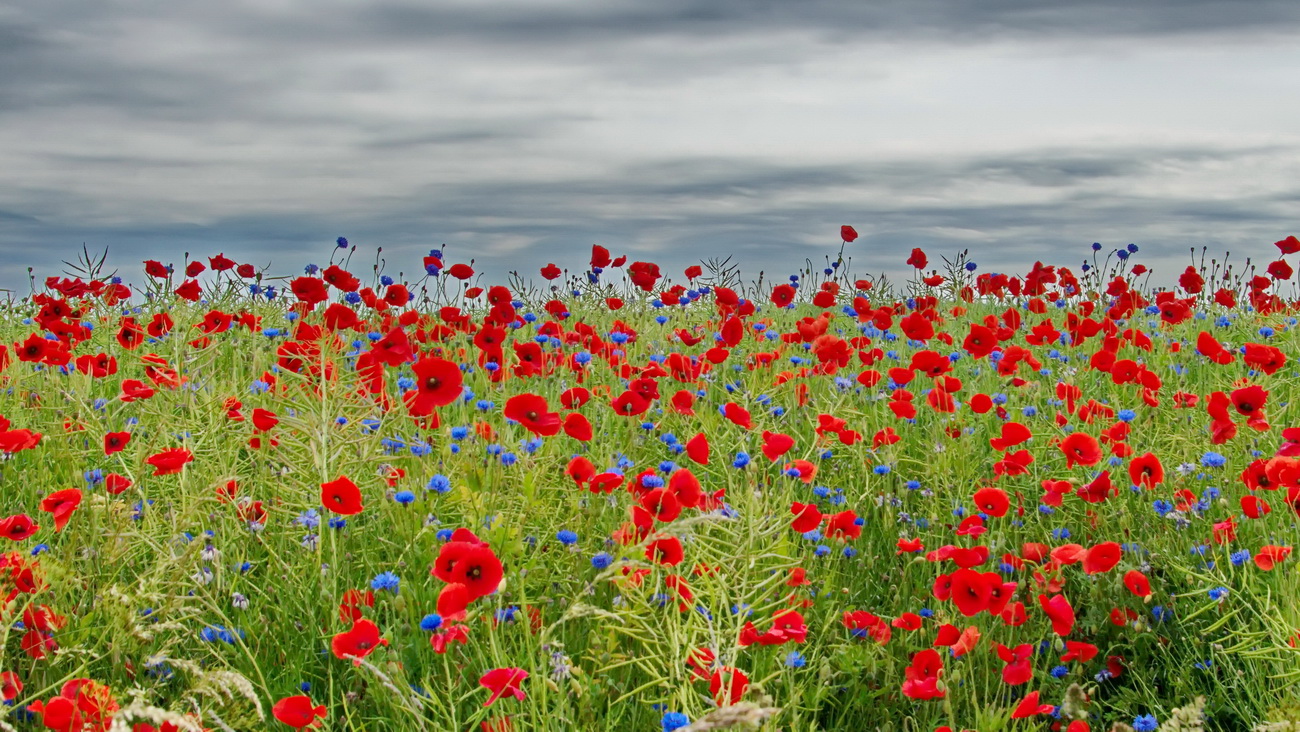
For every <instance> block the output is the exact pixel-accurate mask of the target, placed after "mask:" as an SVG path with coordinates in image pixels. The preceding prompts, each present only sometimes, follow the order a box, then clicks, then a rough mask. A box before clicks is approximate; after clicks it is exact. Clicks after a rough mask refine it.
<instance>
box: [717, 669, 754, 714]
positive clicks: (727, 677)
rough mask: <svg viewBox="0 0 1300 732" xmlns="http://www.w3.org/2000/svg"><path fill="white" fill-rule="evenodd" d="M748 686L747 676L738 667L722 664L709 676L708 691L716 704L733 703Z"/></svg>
mask: <svg viewBox="0 0 1300 732" xmlns="http://www.w3.org/2000/svg"><path fill="white" fill-rule="evenodd" d="M748 688H749V677H748V676H746V675H745V672H744V671H741V670H740V669H736V668H731V667H730V666H723V667H722V668H720V669H718V670H717V671H714V672H713V675H712V676H710V677H709V693H710V694H712V695H713V699H714V701H716V702H717V703H718V706H726V705H730V704H735V703H737V702H739V701H740V698H741V697H742V696H744V695H745V690H746V689H748Z"/></svg>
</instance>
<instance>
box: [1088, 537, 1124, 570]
mask: <svg viewBox="0 0 1300 732" xmlns="http://www.w3.org/2000/svg"><path fill="white" fill-rule="evenodd" d="M1120 554H1121V552H1120V547H1119V544H1117V543H1115V542H1113V541H1107V542H1104V543H1101V544H1098V545H1096V546H1094V547H1092V548H1091V549H1089V550H1088V553H1087V554H1085V555H1084V557H1083V571H1084V572H1086V573H1088V574H1102V573H1104V572H1109V571H1110V570H1112V569H1114V568H1115V565H1117V564H1119V560H1120Z"/></svg>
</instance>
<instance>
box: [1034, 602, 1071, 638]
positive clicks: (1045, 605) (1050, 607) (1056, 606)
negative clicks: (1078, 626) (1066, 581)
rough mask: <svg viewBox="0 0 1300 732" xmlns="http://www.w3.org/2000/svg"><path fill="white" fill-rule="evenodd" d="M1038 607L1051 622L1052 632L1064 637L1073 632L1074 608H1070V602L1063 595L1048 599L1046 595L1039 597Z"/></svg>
mask: <svg viewBox="0 0 1300 732" xmlns="http://www.w3.org/2000/svg"><path fill="white" fill-rule="evenodd" d="M1038 605H1039V607H1041V608H1042V609H1043V613H1044V614H1045V615H1047V617H1048V618H1049V619H1050V620H1051V621H1052V632H1054V633H1056V634H1057V635H1060V636H1066V635H1069V634H1070V631H1072V630H1074V608H1073V607H1071V606H1070V601H1069V600H1068V599H1066V597H1065V595H1053V596H1052V597H1050V598H1049V597H1047V595H1039V596H1038Z"/></svg>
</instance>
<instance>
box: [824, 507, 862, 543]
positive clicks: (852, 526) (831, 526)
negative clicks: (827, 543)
mask: <svg viewBox="0 0 1300 732" xmlns="http://www.w3.org/2000/svg"><path fill="white" fill-rule="evenodd" d="M826 536H828V537H830V538H832V539H839V540H841V541H852V540H853V539H856V538H858V537H859V536H862V524H860V523H858V514H857V513H855V512H854V511H853V510H852V509H850V510H847V511H840V512H839V513H837V514H834V515H832V516H831V518H830V521H828V522H827V523H826Z"/></svg>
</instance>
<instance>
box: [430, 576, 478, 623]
mask: <svg viewBox="0 0 1300 732" xmlns="http://www.w3.org/2000/svg"><path fill="white" fill-rule="evenodd" d="M473 601H474V598H473V597H471V596H470V594H469V588H468V587H466V586H465V585H463V584H461V583H459V582H451V583H449V584H446V585H443V587H442V590H441V591H439V592H438V602H437V608H438V614H439V615H441V616H443V617H444V618H450V619H456V618H462V617H464V616H465V608H467V607H469V604H470V603H471V602H473Z"/></svg>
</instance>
